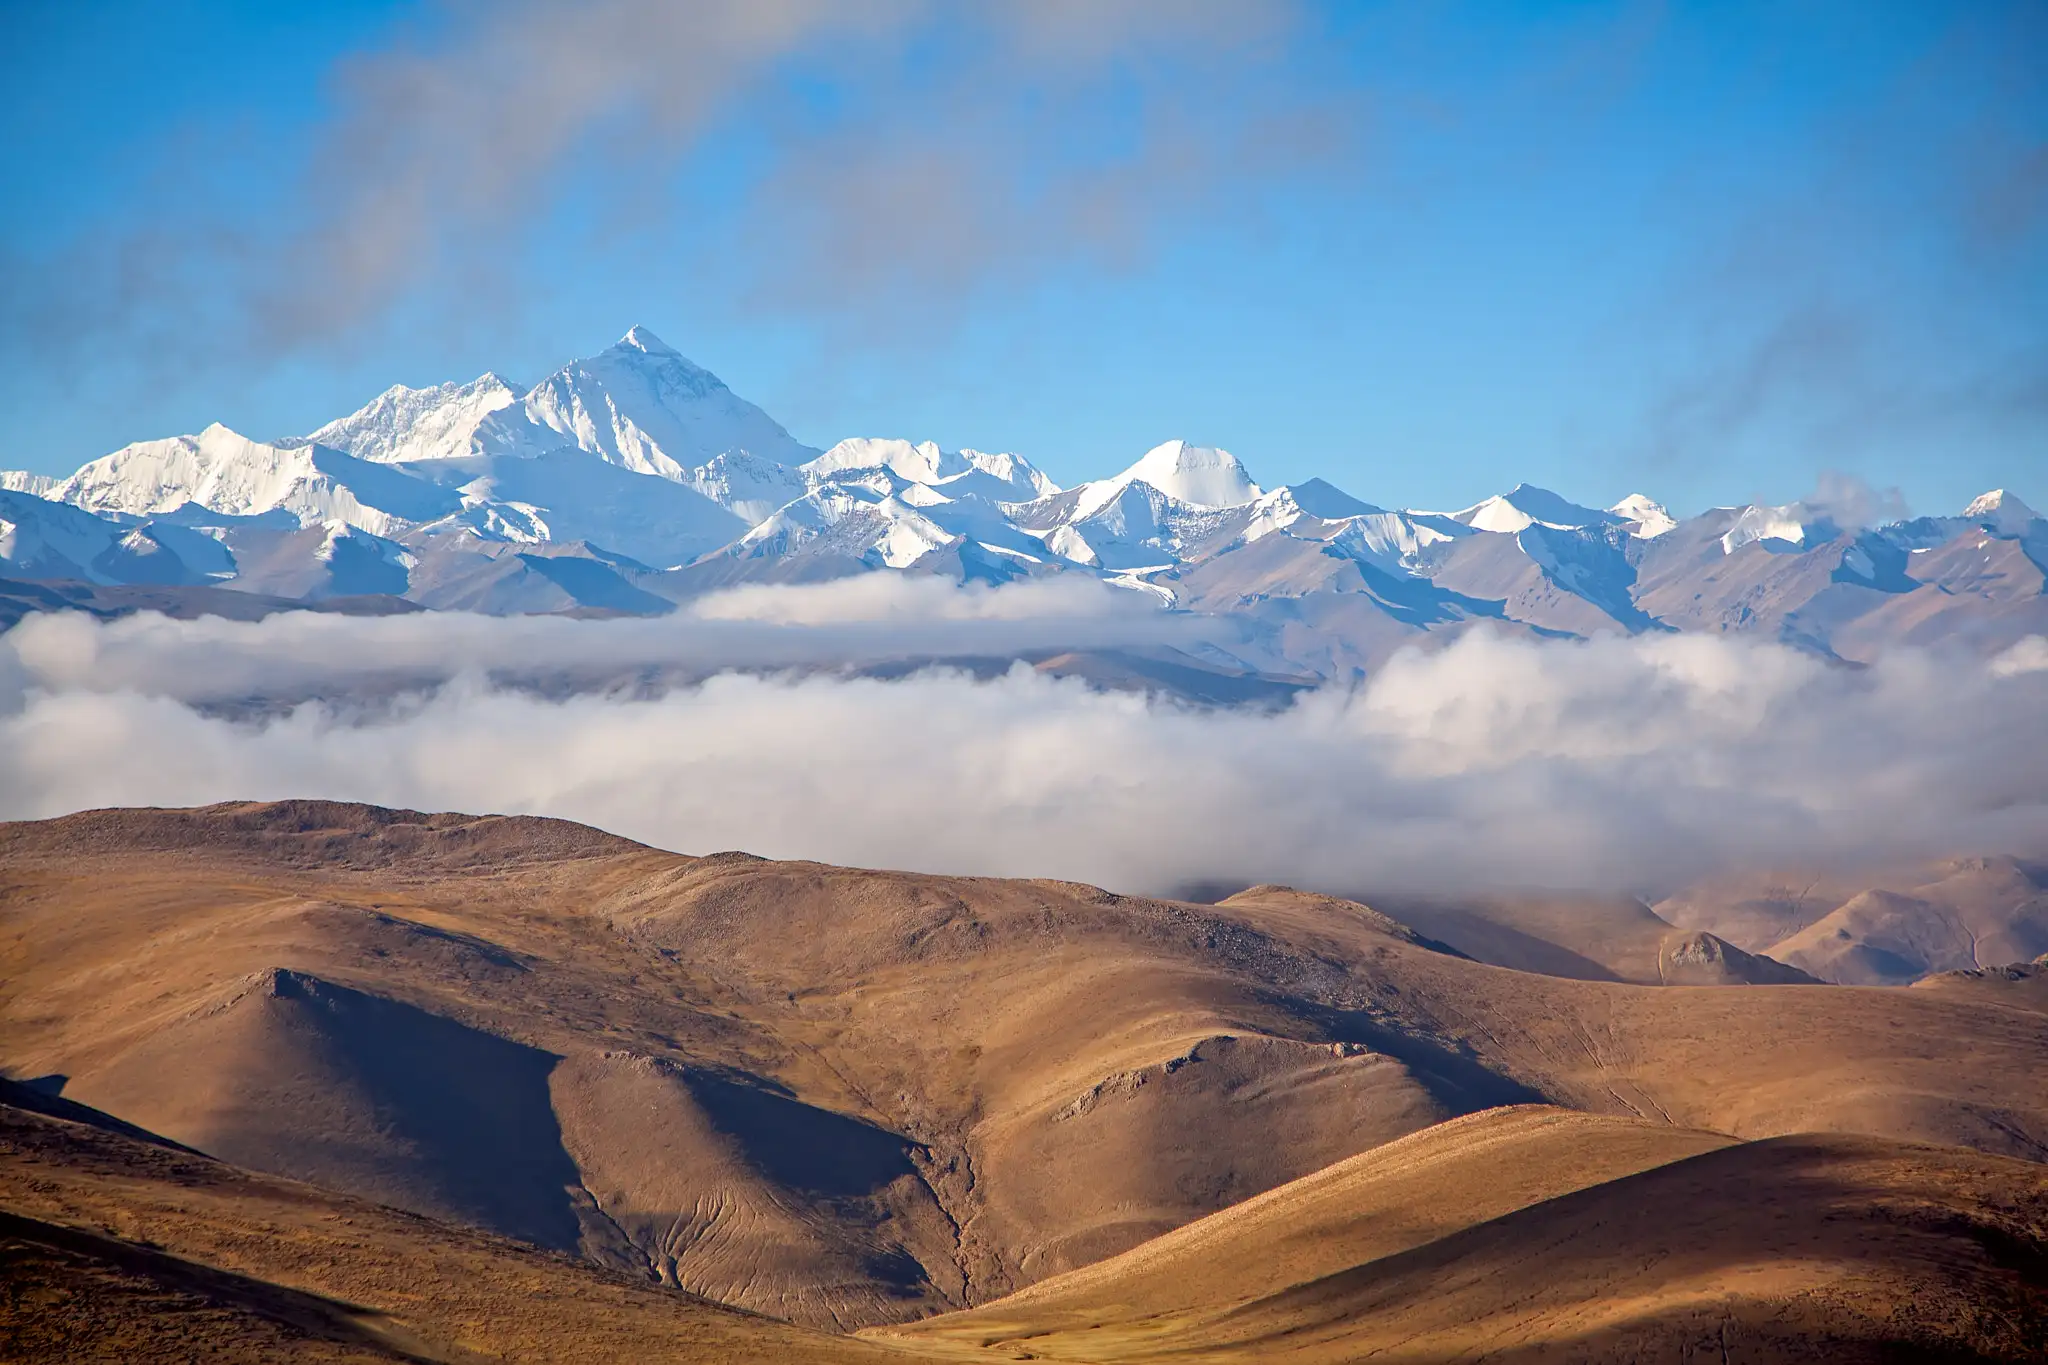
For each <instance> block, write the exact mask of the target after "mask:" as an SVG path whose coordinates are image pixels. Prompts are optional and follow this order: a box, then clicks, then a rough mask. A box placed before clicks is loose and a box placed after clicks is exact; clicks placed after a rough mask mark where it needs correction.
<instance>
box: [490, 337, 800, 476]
mask: <svg viewBox="0 0 2048 1365" xmlns="http://www.w3.org/2000/svg"><path fill="white" fill-rule="evenodd" d="M479 439H480V440H481V441H483V442H484V443H485V446H486V448H487V449H502V450H504V451H506V452H507V453H534V452H537V451H540V450H545V449H550V448H553V447H555V446H562V445H573V446H576V447H577V448H579V449H582V450H586V451H589V452H590V453H591V454H593V455H596V456H598V457H599V458H601V459H603V460H606V461H608V462H609V463H611V464H616V465H621V466H623V467H625V468H627V469H630V470H632V471H634V472H635V473H639V474H657V475H660V476H661V477H662V478H666V479H674V480H676V481H678V482H688V481H689V480H690V479H691V477H692V474H693V472H694V471H695V470H696V469H697V468H698V467H699V466H702V465H705V464H707V463H709V462H710V461H711V460H713V459H715V458H716V457H718V456H720V455H730V454H735V453H745V454H748V455H752V456H756V457H758V458H760V459H764V460H767V461H771V462H773V463H775V464H780V465H800V464H802V463H804V462H805V461H806V460H809V459H810V458H812V457H813V456H814V455H816V454H817V452H816V451H815V450H812V449H811V448H809V447H808V446H805V445H803V444H801V443H800V442H798V441H797V440H795V439H794V438H793V437H791V436H790V434H789V433H788V432H787V431H784V430H783V429H782V427H781V425H780V424H779V423H777V422H776V421H775V419H774V418H772V417H770V416H769V415H768V414H767V413H765V412H763V411H761V409H759V408H757V407H755V406H754V405H753V404H752V403H749V402H747V401H746V400H745V399H743V398H741V397H739V396H738V395H737V394H735V393H733V391H732V390H731V389H728V388H727V387H726V386H725V384H724V382H723V381H721V380H720V379H719V378H718V376H717V375H715V374H713V373H711V371H709V370H707V369H705V368H703V367H702V366H700V365H696V364H693V363H691V362H690V361H689V360H686V359H684V357H683V356H682V355H681V354H679V353H678V352H677V351H675V350H674V349H673V348H672V347H670V346H669V345H667V344H666V343H665V342H663V341H662V340H661V339H660V338H659V337H657V336H655V335H654V333H652V332H650V331H648V330H647V329H646V328H645V327H635V328H633V329H632V330H631V331H630V332H628V333H626V335H625V336H624V337H623V338H621V339H620V340H619V341H618V343H617V344H615V345H613V346H611V347H610V348H608V349H606V350H604V351H600V352H599V353H598V354H596V355H594V356H589V357H587V358H585V359H582V360H577V361H573V362H571V363H570V364H568V365H565V366H563V367H562V368H561V369H559V370H557V371H556V372H555V373H553V374H551V375H549V376H548V377H547V378H546V379H543V380H542V381H541V382H540V383H539V384H537V385H535V386H534V388H533V390H532V392H530V393H528V394H527V395H526V398H525V401H524V402H523V403H521V404H520V405H519V408H518V411H517V416H516V417H515V416H514V414H513V413H510V412H508V413H504V414H501V415H494V416H493V417H492V418H491V420H490V421H489V422H488V423H487V424H486V426H485V428H484V429H483V431H482V432H480V434H479Z"/></svg>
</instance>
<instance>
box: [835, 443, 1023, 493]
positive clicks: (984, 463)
mask: <svg viewBox="0 0 2048 1365" xmlns="http://www.w3.org/2000/svg"><path fill="white" fill-rule="evenodd" d="M801 473H802V474H803V476H804V477H805V478H806V479H807V480H809V481H810V483H812V484H813V485H824V484H828V483H847V482H856V483H863V484H867V483H874V482H875V480H874V476H875V475H876V474H881V475H884V476H886V477H885V478H884V479H883V480H882V484H886V485H888V486H890V487H894V486H895V485H896V484H898V483H901V484H903V485H906V486H910V485H915V486H921V487H925V488H933V489H938V490H941V491H942V492H943V493H944V494H945V495H946V497H948V498H958V497H961V496H963V495H971V496H974V497H980V498H985V499H987V500H989V501H990V502H1029V501H1031V500H1033V499H1035V498H1040V497H1044V496H1045V495H1047V494H1049V493H1056V492H1058V491H1059V485H1058V484H1056V483H1054V482H1053V481H1052V480H1051V479H1049V478H1047V477H1046V476H1045V475H1044V474H1043V473H1041V472H1040V471H1039V470H1038V469H1037V468H1035V467H1034V466H1033V465H1032V464H1031V462H1030V461H1029V460H1027V459H1025V458H1024V457H1023V456H1022V455H1012V454H1007V453H1003V454H989V453H987V452H985V451H980V450H959V451H948V450H941V449H940V448H939V446H938V444H937V443H936V442H933V441H920V442H917V443H916V444H912V443H911V442H909V441H903V440H893V439H878V438H875V437H867V436H856V437H852V438H849V439H847V440H844V441H841V442H840V443H839V444H838V445H835V446H833V447H832V448H831V449H830V450H828V451H826V452H825V453H824V454H823V455H820V456H819V457H818V458H817V459H815V460H812V461H810V462H809V463H807V464H805V465H804V466H803V469H802V471H801ZM880 486H881V485H877V487H878V488H879V487H880Z"/></svg>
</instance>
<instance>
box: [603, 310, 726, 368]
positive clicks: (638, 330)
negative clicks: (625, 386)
mask: <svg viewBox="0 0 2048 1365" xmlns="http://www.w3.org/2000/svg"><path fill="white" fill-rule="evenodd" d="M619 345H620V346H625V347H631V348H632V349H633V350H636V351H640V352H643V353H645V354H647V355H656V356H674V357H675V358H676V359H678V360H681V359H682V352H680V351H678V350H677V349H676V348H675V347H673V346H671V345H669V344H668V343H667V342H665V341H663V340H662V339H661V338H660V337H658V336H656V335H655V334H654V333H653V331H651V330H650V329H648V328H646V327H642V326H641V325H640V324H639V323H637V322H636V323H634V324H633V325H632V326H631V327H628V328H627V329H626V334H625V335H624V336H622V337H620V338H619ZM691 368H692V369H695V368H697V367H696V366H694V365H693V366H691ZM705 373H707V374H708V373H710V372H709V371H708V370H707V371H705Z"/></svg>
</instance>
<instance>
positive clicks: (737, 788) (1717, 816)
mask: <svg viewBox="0 0 2048 1365" xmlns="http://www.w3.org/2000/svg"><path fill="white" fill-rule="evenodd" d="M841 591H845V590H841ZM854 591H858V592H860V593H863V594H866V596H865V598H864V600H863V601H862V602H861V603H857V604H856V603H848V602H825V601H823V600H822V599H821V598H820V597H819V596H818V594H817V591H816V590H814V589H754V590H750V592H749V593H748V594H746V595H744V596H736V597H735V598H732V599H725V600H724V601H723V603H722V604H720V603H718V602H716V601H714V603H713V604H712V605H711V606H710V607H709V608H708V609H706V610H700V611H699V612H698V613H697V614H696V615H695V616H693V617H689V618H685V619H679V620H669V621H576V620H564V619H552V618H551V619H540V618H515V619H502V618H481V617H478V618H470V617H460V616H436V617H432V618H421V617H414V618H384V619H374V618H371V619H366V618H352V617H343V616H328V615H313V614H309V613H288V614H284V615H279V616H273V617H270V618H268V619H266V620H264V621H262V622H258V623H234V622H224V621H217V620H202V621H195V622H177V621H168V620H164V619H162V618H158V617H149V616H140V617H134V618H130V619H127V620H123V621H118V622H114V623H96V622H92V621H89V620H87V619H86V618H83V617H77V616H68V617H41V618H31V619H30V620H28V621H27V622H25V623H24V624H22V625H21V626H19V627H17V628H16V629H14V630H12V631H10V632H8V633H7V634H6V635H4V636H0V751H4V752H5V753H7V754H8V755H9V764H8V768H7V771H6V774H5V778H4V781H0V818H29V817H42V816H49V815H55V814H59V813H62V812H66V811H70V810H75V809H80V808H85V807H92V806H104V805H129V804H147V805H187V804H195V803H204V802H211V801H221V800H233V799H253V798H281V797H294V796H322V797H333V798H340V799H351V800H362V801H371V802H377V803H381V804H386V805H394V806H404V807H411V808H415V809H426V810H444V809H453V810H465V811H472V812H526V813H536V814H544V815H553V816H560V817H565V818H568V819H574V820H579V821H583V822H586V823H589V824H593V825H596V826H599V827H601V828H604V829H608V830H612V831H614V832H617V833H620V834H624V835H628V836H630V837H633V838H637V839H640V840H643V841H646V842H648V843H652V844H656V845H659V846H663V847H667V848H672V849H676V850H680V851H685V852H698V853H702V852H711V851H716V850H720V849H727V848H739V849H745V850H748V851H751V852H754V853H758V854H763V855H769V856H776V857H803V858H815V859H821V860H825V861H830V862H836V863H848V864H857V865H868V866H887V867H901V868H915V869H925V870H933V871H943V872H964V873H986V874H995V875H1013V876H1014V875H1026V876H1057V877H1067V878H1074V879H1079V880H1084V881H1090V882H1095V883H1098V884H1102V885H1107V886H1110V887H1113V888H1116V889H1120V890H1127V891H1167V890H1172V889H1174V888H1176V887H1182V886H1186V885H1188V884H1190V883H1196V882H1225V883H1228V882H1239V883H1247V884H1248V883H1252V882H1260V881H1279V882H1287V883H1292V884H1296V885H1305V886H1315V887H1322V888H1326V889H1333V890H1354V891H1355V890H1358V889H1361V888H1374V889H1394V888H1426V889H1431V890H1438V891H1442V890H1448V889H1455V888H1458V887H1467V888H1474V887H1487V886H1508V887H1534V886H1553V887H1586V888H1601V889H1623V890H1630V891H1637V892H1650V893H1654V892H1656V891H1659V890H1662V889H1668V888H1671V887H1673V886H1675V885H1677V884H1679V883H1682V882H1684V881H1686V880H1688V879H1690V878H1693V877H1696V876H1699V875H1702V874H1705V873H1710V872H1713V871H1716V870H1721V869H1726V868H1729V867H1747V868H1757V867H1771V866H1785V865H1796V866H1806V867H1812V866H1818V865H1825V864H1830V863H1857V862H1862V863H1869V862H1873V861H1880V862H1890V861H1893V860H1896V859H1901V858H1909V857H1918V856H1937V855H1950V854H1959V853H1973V852H1980V853H1981V852H2007V853H2018V854H2022V855H2040V854H2044V853H2048V731H2044V730H2043V728H2042V726H2041V725H2040V723H2039V722H2040V717H2041V716H2042V715H2044V714H2048V641H2044V640H2042V639H2040V638H2036V637H2030V638H2029V639H2027V640H2025V641H2023V642H2022V643H2021V644H2020V645H2018V646H2016V647H2014V648H2013V649H2011V650H2009V651H2007V652H2006V653H2005V654H2002V655H2000V656H1998V657H1997V658H1995V659H1993V660H1990V661H1988V662H1986V661H1981V660H1962V659H1956V658H1946V659H1937V658H1933V657H1930V656H1926V655H1922V654H1918V653H1915V652H1913V651H1910V650H1905V651H1898V652H1895V653H1893V654H1890V655H1888V656H1886V657H1885V658H1884V659H1883V660H1882V661H1880V662H1879V663H1877V664H1876V665H1874V666H1872V667H1869V668H1865V669H1851V668H1844V667H1838V666H1830V665H1827V664H1824V663H1822V662H1820V661H1818V660H1816V659H1815V658H1813V657H1811V656H1809V655H1805V654H1801V653H1799V652H1797V651H1794V650H1790V649H1787V648H1784V647H1782V646H1778V645H1774V644H1769V643H1759V642H1752V641H1747V640H1742V639H1736V638H1729V637H1710V636H1647V637H1642V638H1635V639H1621V638H1603V639H1599V640H1595V641H1591V642H1588V643H1574V644H1567V643H1557V642H1533V641H1528V640H1522V639H1515V638H1508V637H1504V636H1497V635H1493V634H1489V633H1485V632H1481V633H1475V634H1472V635H1468V636H1466V637H1464V638H1462V639H1460V640H1459V641H1457V642H1456V643H1453V644H1451V645H1450V646H1448V647H1446V648H1443V649H1441V650H1439V651H1436V652H1429V653H1425V652H1421V651H1409V652H1404V653H1402V654H1400V655H1398V656H1396V657H1395V658H1394V659H1393V661H1392V662H1390V663H1389V664H1388V665H1387V666H1386V667H1385V668H1383V669H1382V670H1380V671H1379V672H1378V673H1377V674H1375V675H1374V676H1373V677H1372V678H1371V679H1370V681H1369V682H1367V683H1365V684H1364V685H1362V686H1361V687H1359V688H1358V689H1356V690H1341V689H1325V690H1322V691H1319V692H1315V693H1311V694H1308V695H1306V696H1304V697H1302V698H1300V699H1299V700H1297V701H1296V702H1295V703H1294V704H1293V705H1291V706H1288V707H1286V708H1284V709H1281V710H1277V711H1245V710H1217V709H1199V708H1191V707H1186V706H1182V705H1177V704H1173V703H1171V702H1168V701H1163V700H1148V699H1146V698H1143V697H1139V696H1134V695H1126V694H1105V693H1102V692H1097V691H1091V690H1089V689H1088V688H1086V687H1084V686H1082V685H1081V684H1079V683H1077V682H1072V681H1058V680H1054V679H1051V678H1048V677H1046V676H1044V675H1042V674H1038V673H1035V672H1033V671H1032V670H1031V669H1029V668H1028V667H1026V666H1024V665H1021V664H1020V665H1018V666H1016V667H1014V668H1013V669H1011V670H1010V671H1009V672H1008V673H1006V674H1003V675H1001V676H999V677H996V678H994V679H992V680H984V681H977V680H975V679H974V678H971V677H969V676H966V675H964V674H961V673H957V672H948V671H945V670H931V671H925V672H920V673H916V674H914V675H912V676H910V677H907V678H901V679H897V680H893V681H880V680H875V679H869V678H859V677H848V676H844V675H843V674H838V673H819V672H815V671H802V670H795V671H781V672H768V673H763V672H759V671H751V672H733V671H719V670H720V669H721V668H724V667H727V666H733V665H744V666H747V667H749V668H754V669H758V668H759V666H760V665H762V664H763V663H764V662H773V663H776V664H779V665H781V664H787V665H794V664H797V663H801V662H805V661H810V662H820V661H826V660H832V659H838V658H843V657H844V656H845V655H846V654H847V653H848V652H849V651H853V652H859V651H861V650H866V651H868V652H870V653H874V654H878V655H879V654H881V653H885V652H886V651H887V650H888V649H889V648H890V647H892V646H893V647H895V648H898V649H908V650H910V651H912V652H915V651H917V650H922V649H925V648H927V647H939V646H943V645H945V644H947V643H948V642H951V644H953V645H955V646H958V647H960V648H963V649H964V648H968V647H972V648H977V649H979V648H987V649H997V650H999V649H1001V648H1004V647H1019V646H1023V645H1028V644H1031V643H1033V642H1041V643H1042V642H1043V641H1044V640H1046V639H1048V638H1052V637H1054V636H1058V635H1065V636H1066V637H1068V638H1082V637H1086V638H1090V639H1092V640H1093V641H1094V642H1095V643H1098V644H1110V643H1114V642H1118V641H1121V642H1123V643H1144V642H1147V641H1150V642H1154V643H1156V642H1157V641H1158V636H1157V634H1156V629H1157V627H1158V624H1159V618H1157V617H1156V616H1155V615H1152V614H1147V613H1135V612H1123V611H1119V610H1116V609H1114V608H1108V607H1105V605H1104V600H1103V599H1098V598H1094V597H1071V596H1068V595H1064V594H1051V595H1048V594H1046V593H1045V592H1043V591H1039V590H1032V591H1018V590H1003V591H1001V592H996V593H989V594H955V593H954V590H951V589H948V590H947V593H948V594H949V595H946V596H936V595H933V594H932V593H931V591H930V590H929V589H927V588H921V587H918V586H917V585H915V584H912V583H909V582H907V581H906V580H901V579H894V578H883V577H879V576H878V577H876V578H875V579H874V580H872V581H871V582H870V583H868V584H865V585H863V586H861V587H860V588H858V589H856V590H854ZM1012 592H1016V593H1017V595H1015V596H1011V595H1010V594H1011V593H1012ZM842 617H853V618H857V619H853V620H847V619H841V618H842ZM771 642H772V645H771ZM1184 643H1185V642H1184ZM764 647H767V652H766V653H764ZM941 652H943V649H941ZM455 657H461V658H464V659H467V660H469V661H470V662H471V666H469V667H467V668H465V669H462V670H460V671H455V670H453V669H452V668H450V667H449V665H448V664H447V662H446V661H447V660H449V659H451V658H455ZM534 658H576V659H579V660H585V661H591V662H594V663H597V664H604V665H608V666H616V667H627V666H631V665H634V664H639V665H646V666H656V665H663V664H673V663H677V662H679V661H681V662H687V663H688V664H689V665H690V666H691V667H693V668H695V669H697V670H698V671H699V672H700V673H704V674H709V675H710V676H708V677H705V678H704V679H703V680H702V681H699V682H694V683H691V684H689V685H684V686H675V687H669V688H666V689H663V690H656V691H652V692H650V691H647V690H644V689H643V690H632V689H619V690H612V691H608V692H604V693H587V692H586V693H578V694H572V695H569V696H566V697H559V698H551V697H549V696H546V695H540V694H537V693H535V692H534V691H533V690H531V689H526V688H515V687H504V686H498V685H495V684H494V683H493V682H492V681H491V677H490V675H491V673H492V671H493V670H494V669H496V668H499V667H501V666H504V665H506V664H508V662H513V661H518V660H529V659H534ZM365 660H369V661H374V662H375V664H380V665H385V666H388V667H390V668H392V669H396V670H401V671H402V670H404V669H407V668H411V669H414V670H415V671H417V670H420V669H425V670H426V673H427V675H428V676H424V677H416V678H415V680H414V681H415V683H416V684H417V685H416V686H415V687H414V688H413V690H412V691H411V692H410V693H409V694H408V695H407V696H405V697H404V698H402V699H401V700H400V701H399V702H398V703H397V704H391V705H383V706H379V707H375V708H365V707H362V706H357V705H348V704H331V703H328V702H322V701H307V702H303V703H301V704H298V705H295V706H291V707H289V708H285V709H283V710H280V711H273V712H270V713H268V714H265V715H264V716H262V717H261V718H259V719H255V720H249V719H236V718H231V717H227V716H223V715H221V714H219V713H218V711H216V710H214V709H211V708H210V707H209V706H208V705H207V704H208V703H211V702H216V701H218V700H219V699H220V698H221V697H222V696H223V695H224V694H227V693H230V692H237V691H240V692H250V691H257V692H260V691H263V690H265V689H270V690H283V691H294V690H296V691H298V692H301V693H310V694H319V693H323V692H324V693H325V694H327V695H331V696H338V695H345V694H346V693H347V692H348V691H349V690H350V689H351V688H352V687H354V686H357V685H359V684H360V683H362V682H363V681H364V680H365V678H366V677H369V676H371V673H372V668H371V667H369V666H366V665H365V663H364V661H365Z"/></svg>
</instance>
